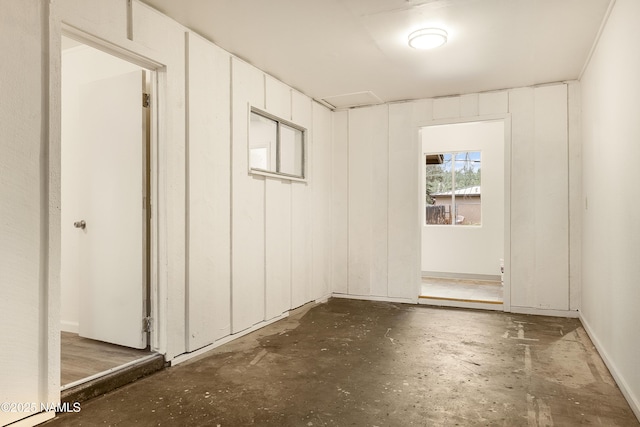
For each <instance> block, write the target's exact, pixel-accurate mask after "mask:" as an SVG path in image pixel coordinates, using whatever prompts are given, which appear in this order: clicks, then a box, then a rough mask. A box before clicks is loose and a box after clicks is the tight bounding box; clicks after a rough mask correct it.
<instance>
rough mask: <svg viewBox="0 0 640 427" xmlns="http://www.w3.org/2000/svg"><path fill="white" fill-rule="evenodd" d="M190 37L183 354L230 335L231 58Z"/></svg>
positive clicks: (215, 48) (204, 42)
mask: <svg viewBox="0 0 640 427" xmlns="http://www.w3.org/2000/svg"><path fill="white" fill-rule="evenodd" d="M187 37H188V44H187V45H188V56H187V58H188V68H187V69H188V79H189V84H188V86H187V87H188V93H187V103H188V122H187V125H188V127H189V138H188V147H189V148H188V151H189V152H188V173H189V178H188V189H189V191H188V200H189V204H188V207H187V208H188V218H189V227H188V233H189V234H188V236H187V239H188V254H189V255H188V259H187V265H188V283H187V304H188V307H187V351H193V350H195V349H197V348H200V347H203V346H205V345H207V344H211V343H213V342H214V341H215V340H216V339H218V338H221V337H223V336H225V335H228V334H229V333H230V324H231V310H230V309H231V294H230V252H229V246H230V243H231V242H230V233H229V225H230V213H229V212H230V199H229V198H230V187H229V180H230V164H229V158H230V153H229V150H230V144H229V141H230V139H229V138H230V120H229V118H230V112H229V97H230V74H229V72H230V61H231V58H230V55H229V54H227V53H226V52H224V51H223V50H221V49H219V48H218V47H216V46H215V45H213V44H211V43H210V42H208V41H206V40H204V39H202V38H200V37H199V36H196V35H194V34H192V33H189V34H188V35H187Z"/></svg>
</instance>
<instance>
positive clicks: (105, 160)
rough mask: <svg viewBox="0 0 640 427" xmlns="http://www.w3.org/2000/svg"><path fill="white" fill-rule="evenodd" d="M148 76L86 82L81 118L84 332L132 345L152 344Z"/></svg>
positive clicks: (139, 73)
mask: <svg viewBox="0 0 640 427" xmlns="http://www.w3.org/2000/svg"><path fill="white" fill-rule="evenodd" d="M144 78H145V76H144V71H143V70H138V71H134V72H132V73H127V74H123V75H119V76H116V77H111V78H108V79H104V80H98V81H95V82H92V83H88V84H86V85H83V86H82V87H81V89H80V94H79V96H80V100H79V102H80V113H79V117H78V119H79V120H78V126H80V135H82V137H83V144H81V148H80V150H82V152H81V153H79V154H81V156H80V158H81V159H83V161H82V163H83V164H82V167H81V170H82V178H81V179H82V182H81V183H78V187H77V188H79V189H80V191H81V197H80V199H81V203H80V205H81V206H80V208H79V210H78V211H79V217H78V219H77V221H82V220H84V221H85V224H86V225H85V227H84V228H78V229H77V232H78V233H82V236H81V239H80V240H81V242H80V248H81V254H80V257H79V263H78V266H77V268H78V270H79V276H80V312H79V316H80V317H79V334H80V336H82V337H86V338H91V339H96V340H100V341H105V342H110V343H114V344H119V345H123V346H127V347H133V348H145V347H146V345H147V340H146V335H147V334H146V333H145V332H143V317H145V305H146V293H147V292H146V283H145V281H146V243H145V241H146V240H145V239H146V208H145V188H146V184H145V182H146V173H145V171H146V154H145V153H146V148H145V147H146V142H145V141H146V120H145V116H146V115H145V114H144V110H143V107H142V93H143V90H144ZM65 225H66V224H65ZM69 226H75V224H74V225H71V224H69Z"/></svg>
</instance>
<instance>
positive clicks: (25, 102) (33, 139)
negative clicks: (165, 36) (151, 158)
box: [0, 0, 59, 425]
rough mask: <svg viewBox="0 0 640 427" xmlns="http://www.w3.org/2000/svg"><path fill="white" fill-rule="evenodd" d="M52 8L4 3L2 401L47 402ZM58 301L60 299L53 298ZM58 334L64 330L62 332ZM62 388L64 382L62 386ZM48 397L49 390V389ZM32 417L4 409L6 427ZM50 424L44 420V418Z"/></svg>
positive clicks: (0, 87)
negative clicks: (46, 42) (46, 40)
mask: <svg viewBox="0 0 640 427" xmlns="http://www.w3.org/2000/svg"><path fill="white" fill-rule="evenodd" d="M46 14H47V8H46V6H45V3H44V2H23V1H20V0H9V1H2V2H0V35H1V36H2V38H0V47H1V48H2V52H4V53H5V54H6V55H10V56H11V58H12V59H11V60H4V61H2V62H1V63H0V75H1V76H2V78H1V79H0V91H1V93H2V102H1V103H0V200H1V202H0V218H2V219H1V220H0V242H2V243H1V244H0V284H1V287H2V298H1V299H0V324H1V325H2V332H0V338H1V339H2V342H3V345H2V350H0V378H2V380H1V381H0V398H1V401H2V402H17V403H20V402H40V401H42V402H46V401H48V400H46V399H49V398H51V399H56V398H57V396H47V395H46V394H41V391H45V390H47V387H46V385H47V380H50V379H49V378H48V377H47V366H46V362H47V359H46V357H45V355H46V349H47V342H46V341H45V339H44V338H45V337H47V331H46V330H43V328H46V327H47V326H48V325H50V326H49V328H50V329H51V330H52V331H59V318H56V319H51V320H53V323H50V322H49V321H47V319H42V318H41V316H42V315H43V314H45V313H47V311H46V309H45V307H46V305H45V304H46V298H45V299H44V300H43V294H44V289H46V287H47V285H46V281H47V278H46V277H42V276H41V273H43V272H44V270H43V268H42V267H43V266H44V262H45V260H46V258H45V257H46V253H47V249H48V248H47V243H48V242H47V240H46V233H47V230H46V229H42V227H43V225H44V224H46V223H47V221H48V218H47V215H48V211H47V205H46V201H47V199H46V197H44V196H45V194H42V192H46V191H48V188H47V186H46V185H45V184H44V183H46V182H47V177H46V176H45V175H44V173H45V171H46V167H45V166H46V162H47V161H48V159H47V157H41V156H42V154H43V152H42V149H43V147H44V146H45V145H46V144H48V141H47V139H46V138H45V137H43V135H44V134H45V132H46V131H45V130H44V129H42V126H43V125H45V123H46V121H45V118H44V114H46V113H45V111H43V110H42V106H43V100H46V99H47V98H46V97H47V96H48V94H47V93H46V87H43V86H42V85H41V83H42V82H43V78H42V73H43V71H44V70H45V69H46V68H45V64H43V62H42V60H43V59H44V58H46V57H45V56H44V55H43V54H42V52H45V51H46V48H45V47H44V46H42V43H41V41H42V40H43V33H42V31H43V29H42V26H41V23H42V22H43V19H46ZM52 297H55V298H58V301H59V296H52ZM58 333H59V332H58ZM58 389H59V382H58ZM45 393H46V392H45ZM27 415H29V414H28V413H20V412H14V413H11V412H8V411H1V412H0V425H7V424H9V423H11V422H13V421H16V420H18V419H20V418H23V417H25V416H27ZM40 421H44V420H40Z"/></svg>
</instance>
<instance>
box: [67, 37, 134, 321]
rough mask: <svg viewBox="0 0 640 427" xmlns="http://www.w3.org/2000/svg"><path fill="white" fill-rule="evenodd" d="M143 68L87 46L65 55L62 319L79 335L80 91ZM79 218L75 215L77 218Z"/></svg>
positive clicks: (71, 50) (72, 50) (82, 177)
mask: <svg viewBox="0 0 640 427" xmlns="http://www.w3.org/2000/svg"><path fill="white" fill-rule="evenodd" d="M138 69H140V67H139V66H136V65H134V64H131V63H129V62H126V61H123V60H121V59H119V58H116V57H114V56H112V55H108V54H106V53H104V52H101V51H99V50H97V49H93V48H91V47H89V46H86V45H81V46H76V47H73V48H71V49H67V50H65V51H63V52H62V136H61V138H62V156H61V157H62V159H61V161H62V165H61V186H62V204H61V221H62V227H61V241H62V251H61V269H60V286H61V311H60V314H61V318H60V326H61V328H62V330H64V331H68V332H75V333H77V332H78V322H79V310H80V299H79V295H80V286H81V284H80V283H79V280H78V271H79V270H78V266H77V264H78V260H79V259H80V253H79V250H80V249H79V246H78V245H79V241H78V238H79V237H80V236H81V234H80V233H79V232H78V230H77V229H76V228H74V227H73V223H74V222H75V221H79V220H80V219H82V218H78V217H77V215H76V214H77V212H78V209H77V208H78V207H79V206H81V201H82V200H83V198H84V197H86V195H84V194H82V191H81V188H82V181H83V180H84V176H83V174H82V173H81V170H82V158H83V157H82V156H81V155H80V154H81V153H83V149H82V147H83V145H84V144H86V142H85V141H84V138H83V137H82V136H81V134H80V131H79V127H78V126H77V121H78V117H79V101H80V88H81V86H82V85H85V84H87V83H89V82H93V81H96V80H101V79H105V78H108V77H113V76H117V75H121V74H125V73H127V72H130V71H135V70H138ZM74 215H75V216H74Z"/></svg>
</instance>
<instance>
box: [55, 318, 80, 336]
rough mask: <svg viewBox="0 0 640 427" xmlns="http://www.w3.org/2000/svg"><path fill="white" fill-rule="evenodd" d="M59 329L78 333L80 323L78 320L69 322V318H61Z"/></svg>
mask: <svg viewBox="0 0 640 427" xmlns="http://www.w3.org/2000/svg"><path fill="white" fill-rule="evenodd" d="M60 330H61V331H63V332H71V333H74V334H77V333H80V324H79V323H78V322H71V321H70V320H61V321H60Z"/></svg>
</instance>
